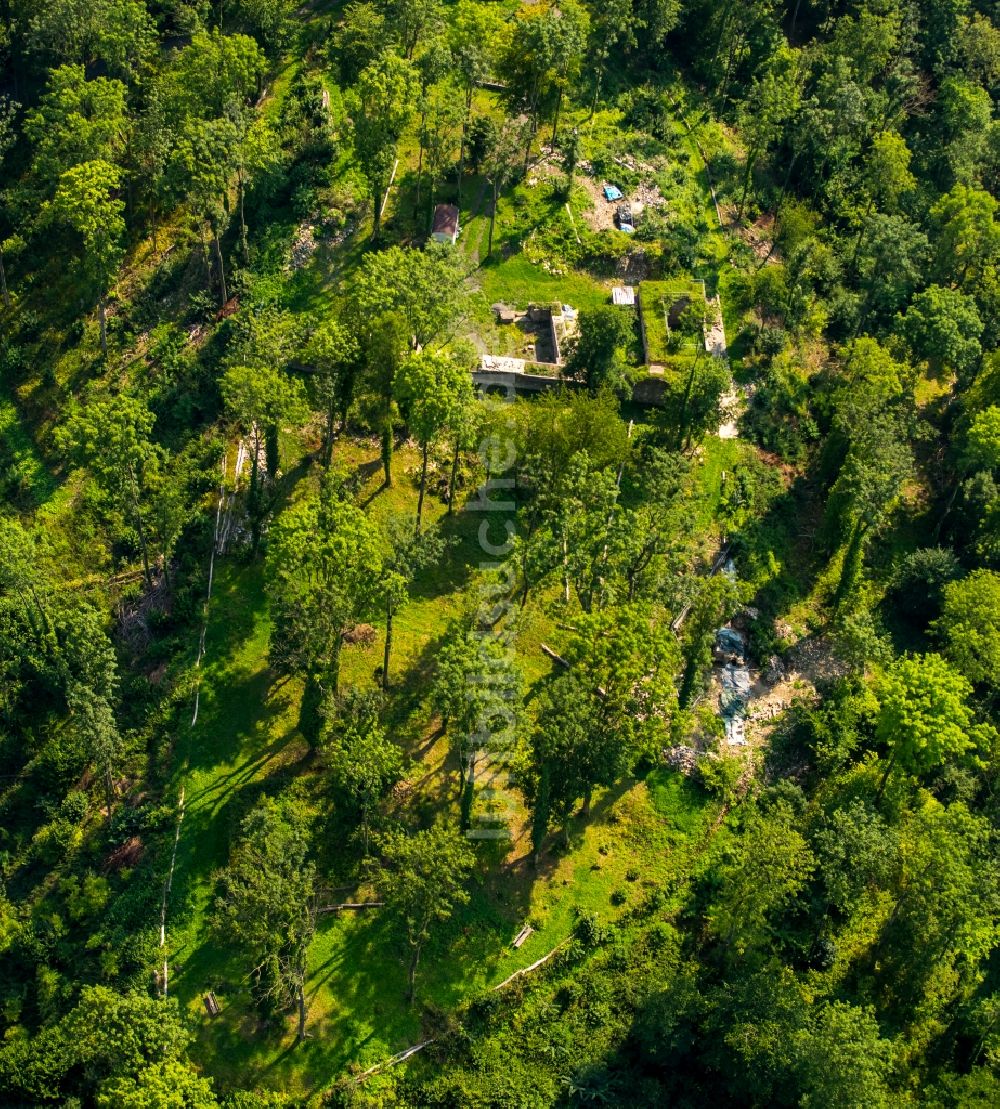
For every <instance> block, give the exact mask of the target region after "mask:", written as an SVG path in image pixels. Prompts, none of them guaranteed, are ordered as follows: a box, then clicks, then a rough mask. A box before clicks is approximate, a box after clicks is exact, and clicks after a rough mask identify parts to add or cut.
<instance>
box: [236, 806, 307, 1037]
mask: <svg viewBox="0 0 1000 1109" xmlns="http://www.w3.org/2000/svg"><path fill="white" fill-rule="evenodd" d="M309 855H310V836H309V816H308V813H306V812H305V811H304V810H303V808H302V805H301V803H300V802H297V801H296V800H295V799H294V798H291V797H288V798H284V799H282V800H281V801H278V802H275V801H267V800H265V801H263V802H262V803H261V804H259V805H258V806H257V807H256V808H254V809H253V810H252V811H251V812H250V813H249V814H248V815H247V816H246V817H245V819H244V820H243V823H242V824H241V826H240V833H239V838H238V839H237V841H236V843H235V845H234V847H233V851H232V853H231V856H230V860H229V865H228V866H227V867H226V869H225V870H224V871H223V872H222V874H221V875H220V877H219V892H218V896H217V898H216V905H215V928H216V930H217V932H218V934H219V935H220V936H223V937H225V938H226V939H229V940H232V939H235V940H236V942H237V943H238V944H239V945H240V947H241V948H242V950H243V951H244V953H245V955H246V956H249V961H250V964H251V966H250V972H249V973H250V977H251V978H252V979H253V983H254V993H255V995H256V998H257V1000H258V1002H260V1003H265V1002H270V1003H274V1004H277V1005H278V1006H279V1007H285V1006H289V1005H294V1006H295V1007H296V1008H297V1010H298V1038H299V1040H300V1041H301V1040H302V1039H303V1038H304V1037H305V1034H306V995H305V989H306V974H307V973H308V958H309V945H310V944H311V943H312V939H313V935H314V934H315V931H316V909H317V904H316V870H315V866H314V865H313V863H312V862H311V861H310V858H309Z"/></svg>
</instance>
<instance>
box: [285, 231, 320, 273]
mask: <svg viewBox="0 0 1000 1109" xmlns="http://www.w3.org/2000/svg"><path fill="white" fill-rule="evenodd" d="M318 245H319V244H318V243H317V242H316V230H315V228H314V227H313V225H312V224H311V223H303V224H301V225H300V226H299V228H298V230H297V231H296V232H295V238H294V239H293V240H292V258H291V262H290V263H289V266H288V268H289V269H292V270H300V269H302V267H303V266H304V265H305V264H306V263H307V262H308V261H309V259H310V258H311V257H312V256H313V255H314V254H315V253H316V247H317V246H318Z"/></svg>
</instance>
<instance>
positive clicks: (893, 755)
mask: <svg viewBox="0 0 1000 1109" xmlns="http://www.w3.org/2000/svg"><path fill="white" fill-rule="evenodd" d="M895 762H896V749H895V748H893V749H892V751H891V752H890V754H889V758H888V759H887V760H886V763H885V773H884V774H883V775H882V780H881V781H880V782H879V784H878V789H877V790H876V791H875V804H876V805H877V804H879V802H880V801H881V800H882V794H883V793H885V787H886V785H887V783H888V781H889V774H890V772H891V771H892V767H893V764H894V763H895Z"/></svg>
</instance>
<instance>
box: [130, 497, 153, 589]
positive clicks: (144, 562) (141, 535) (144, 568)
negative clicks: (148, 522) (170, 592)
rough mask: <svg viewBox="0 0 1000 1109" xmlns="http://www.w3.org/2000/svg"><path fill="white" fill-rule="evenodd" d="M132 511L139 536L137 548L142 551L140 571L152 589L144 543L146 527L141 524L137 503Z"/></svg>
mask: <svg viewBox="0 0 1000 1109" xmlns="http://www.w3.org/2000/svg"><path fill="white" fill-rule="evenodd" d="M132 511H133V516H134V518H135V530H136V533H137V534H138V536H139V550H140V551H141V552H142V572H143V574H144V576H145V578H146V585H147V587H148V588H150V589H152V587H153V575H152V573H151V572H150V569H149V547H148V545H147V543H146V529H145V528H144V527H143V525H142V513H141V512H140V511H139V506H138V505H135V506H134V507H133V510H132Z"/></svg>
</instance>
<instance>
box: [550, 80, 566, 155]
mask: <svg viewBox="0 0 1000 1109" xmlns="http://www.w3.org/2000/svg"><path fill="white" fill-rule="evenodd" d="M562 100H563V87H562V85H560V86H559V95H558V96H557V97H556V111H555V115H554V116H553V117H552V138H551V139H550V140H549V142H550V145H552V146H555V145H556V135H557V134H558V133H559V112H560V111H561V110H562Z"/></svg>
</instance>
